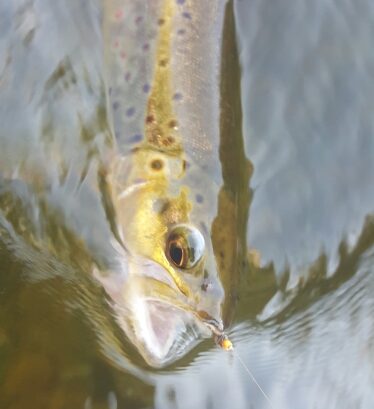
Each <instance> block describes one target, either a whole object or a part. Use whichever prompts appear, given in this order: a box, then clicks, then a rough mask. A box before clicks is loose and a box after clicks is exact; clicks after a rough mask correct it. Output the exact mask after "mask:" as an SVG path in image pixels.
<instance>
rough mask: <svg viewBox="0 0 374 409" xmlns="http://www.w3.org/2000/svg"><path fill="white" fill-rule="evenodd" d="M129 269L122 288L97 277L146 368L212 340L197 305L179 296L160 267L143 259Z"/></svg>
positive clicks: (121, 285) (183, 296)
mask: <svg viewBox="0 0 374 409" xmlns="http://www.w3.org/2000/svg"><path fill="white" fill-rule="evenodd" d="M127 267H128V274H127V276H126V280H124V281H123V282H122V283H121V284H120V283H119V282H118V281H116V282H115V283H111V281H110V274H109V275H108V274H107V275H106V276H105V278H103V279H101V278H100V275H99V274H98V273H96V274H95V277H96V278H97V279H99V281H100V282H101V284H102V285H103V287H104V289H105V291H106V292H107V294H108V295H109V297H110V305H111V307H112V309H113V313H114V316H115V319H116V321H117V323H118V325H119V326H120V328H121V329H122V330H123V332H124V333H125V335H126V336H127V338H128V339H129V340H130V341H131V342H132V344H133V345H134V346H135V347H136V348H137V350H138V351H139V353H140V354H141V355H142V357H143V359H144V360H145V361H146V362H147V364H149V365H150V366H152V367H156V368H161V367H163V366H166V365H168V364H170V363H172V362H174V361H176V360H177V359H179V358H181V357H182V356H183V355H185V354H186V353H187V352H188V351H190V350H191V349H192V348H193V347H194V346H195V345H196V344H197V343H198V342H199V341H200V340H201V339H202V338H208V337H211V336H212V332H211V330H210V329H209V326H207V325H206V324H205V323H204V319H203V318H202V317H200V314H201V312H200V311H199V312H198V310H199V308H198V305H197V304H196V303H195V302H194V301H193V300H191V299H188V298H187V297H186V296H185V295H184V294H182V293H181V292H180V290H179V289H178V287H177V286H176V285H175V283H174V282H173V280H172V279H170V277H169V275H168V273H167V271H166V270H165V269H164V268H163V267H162V266H161V265H159V264H158V263H156V262H153V261H149V260H143V259H142V260H140V261H139V260H136V261H134V260H131V261H129V263H128V266H127ZM113 274H114V273H113ZM113 277H118V274H114V276H113ZM118 284H120V285H119V286H118ZM207 314H209V312H207ZM218 319H219V318H218Z"/></svg>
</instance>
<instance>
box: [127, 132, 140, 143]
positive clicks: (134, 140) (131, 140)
mask: <svg viewBox="0 0 374 409" xmlns="http://www.w3.org/2000/svg"><path fill="white" fill-rule="evenodd" d="M142 139H143V136H142V135H141V134H140V133H137V134H135V135H131V136H130V137H129V139H128V141H129V143H138V142H140V141H141V140H142Z"/></svg>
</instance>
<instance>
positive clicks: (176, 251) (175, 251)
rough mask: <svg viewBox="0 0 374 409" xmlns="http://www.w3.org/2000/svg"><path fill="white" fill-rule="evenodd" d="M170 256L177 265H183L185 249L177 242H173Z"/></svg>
mask: <svg viewBox="0 0 374 409" xmlns="http://www.w3.org/2000/svg"><path fill="white" fill-rule="evenodd" d="M170 258H171V259H172V260H173V262H174V263H175V264H176V265H177V266H179V267H181V265H182V261H183V250H182V248H181V247H179V246H178V245H177V244H175V243H172V244H171V246H170Z"/></svg>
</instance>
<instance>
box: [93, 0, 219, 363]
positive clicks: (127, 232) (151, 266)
mask: <svg viewBox="0 0 374 409" xmlns="http://www.w3.org/2000/svg"><path fill="white" fill-rule="evenodd" d="M224 6H225V1H224V0H222V1H216V2H211V1H201V0H190V1H188V0H186V1H185V0H147V1H144V0H142V1H140V0H139V1H136V0H127V1H124V0H107V1H106V2H105V15H104V30H105V32H106V37H105V38H106V47H107V48H108V52H107V59H106V63H107V68H108V72H107V81H108V96H109V98H108V100H109V101H110V104H111V106H110V111H111V112H112V116H113V128H114V129H113V132H114V134H115V135H116V140H117V142H118V148H119V150H120V151H121V153H122V156H121V158H120V159H119V160H116V161H114V163H113V165H112V169H111V171H110V172H109V175H110V176H108V178H109V179H110V180H108V182H109V183H108V184H109V185H110V186H111V189H112V192H111V194H112V198H113V202H114V208H115V211H116V217H117V224H118V226H120V228H119V230H120V237H121V240H122V242H123V245H124V248H125V249H126V252H127V255H126V257H127V265H126V270H127V271H126V279H125V280H124V282H123V283H122V284H118V283H113V282H112V281H111V279H110V278H109V276H107V277H106V278H103V277H102V276H101V275H100V274H99V275H98V278H99V279H100V280H101V281H102V283H103V285H104V287H105V288H106V290H107V292H108V293H109V295H110V296H111V298H112V300H113V301H114V303H113V306H114V309H115V311H116V315H117V319H118V322H119V324H120V325H121V326H122V327H123V328H124V330H125V332H126V334H127V335H128V337H129V338H130V339H131V340H132V341H133V343H134V344H135V345H136V346H137V347H138V349H139V351H140V352H141V353H142V355H143V357H144V358H145V359H146V360H147V362H148V363H150V364H152V365H155V366H160V365H163V364H165V363H167V362H171V361H173V360H175V359H176V358H177V357H179V356H180V355H182V354H184V353H185V352H186V351H187V350H188V349H189V348H191V346H192V345H194V343H195V342H196V340H197V339H198V338H199V337H200V336H202V335H203V336H204V335H210V334H211V332H210V330H209V328H211V326H212V325H213V326H214V327H215V328H216V329H217V331H221V330H222V321H221V305H222V302H223V297H224V293H223V288H222V285H221V283H220V279H219V277H218V273H217V268H216V261H215V257H214V253H213V248H212V243H211V237H210V226H211V224H212V222H213V219H214V217H215V215H216V213H217V196H218V189H219V184H220V183H221V176H220V172H221V169H220V165H219V157H218V145H219V119H220V111H219V107H220V105H219V103H220V101H219V95H220V94H219V92H220V84H219V74H220V59H221V48H220V44H221V40H222V38H221V37H222V25H223V15H224ZM207 17H209V24H206V23H205V21H204V20H205V19H206V18H207ZM206 323H207V324H208V325H206Z"/></svg>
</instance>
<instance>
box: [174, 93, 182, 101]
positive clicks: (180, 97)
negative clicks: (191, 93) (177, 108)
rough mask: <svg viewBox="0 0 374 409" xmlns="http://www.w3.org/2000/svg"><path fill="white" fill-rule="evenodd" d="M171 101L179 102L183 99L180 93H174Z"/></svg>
mask: <svg viewBox="0 0 374 409" xmlns="http://www.w3.org/2000/svg"><path fill="white" fill-rule="evenodd" d="M173 99H174V101H181V100H182V99H183V95H182V94H181V93H180V92H176V93H175V94H174V95H173Z"/></svg>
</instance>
